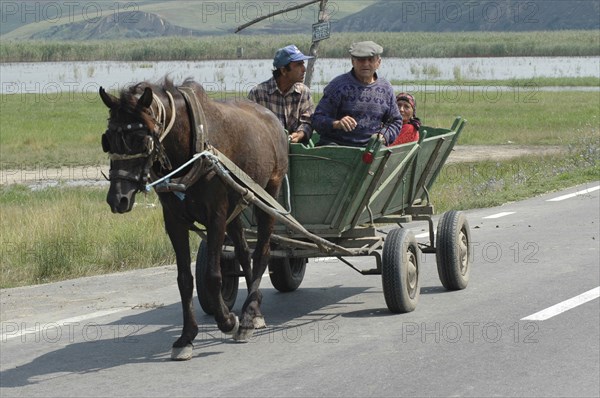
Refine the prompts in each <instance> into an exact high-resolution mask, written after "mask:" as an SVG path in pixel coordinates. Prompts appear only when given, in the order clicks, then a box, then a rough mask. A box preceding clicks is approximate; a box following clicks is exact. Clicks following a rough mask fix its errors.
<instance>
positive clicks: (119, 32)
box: [30, 11, 201, 40]
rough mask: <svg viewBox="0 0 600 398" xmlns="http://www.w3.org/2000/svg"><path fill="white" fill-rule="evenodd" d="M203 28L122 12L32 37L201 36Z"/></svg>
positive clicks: (85, 38)
mask: <svg viewBox="0 0 600 398" xmlns="http://www.w3.org/2000/svg"><path fill="white" fill-rule="evenodd" d="M200 35H201V32H199V31H195V30H193V29H188V28H182V27H181V26H176V25H172V24H171V23H169V21H167V20H165V19H164V18H161V17H159V16H158V15H156V14H151V13H148V12H143V11H126V12H122V13H119V18H114V17H113V16H106V17H104V18H100V19H99V20H97V21H94V22H93V23H91V22H89V21H81V22H73V23H69V24H64V25H58V26H54V27H52V28H49V29H46V30H43V31H40V32H37V33H34V34H32V35H31V37H30V38H31V39H45V40H46V39H47V40H54V39H59V40H65V39H67V40H69V39H73V38H76V39H79V40H91V39H93V40H103V39H123V38H126V39H130V38H148V37H163V36H200Z"/></svg>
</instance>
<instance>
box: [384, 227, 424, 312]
mask: <svg viewBox="0 0 600 398" xmlns="http://www.w3.org/2000/svg"><path fill="white" fill-rule="evenodd" d="M420 265H421V249H420V248H419V245H418V243H417V239H416V238H415V235H414V234H413V233H412V232H411V231H409V230H408V229H404V228H396V229H393V230H391V231H390V233H389V234H388V235H387V236H386V238H385V242H384V244H383V253H382V269H381V282H382V285H383V296H384V298H385V303H386V304H387V307H388V309H389V310H390V311H391V312H393V313H397V314H402V313H406V312H411V311H413V310H414V309H415V308H416V306H417V303H418V301H419V296H420V294H421V281H420V276H419V274H420V268H421V267H420Z"/></svg>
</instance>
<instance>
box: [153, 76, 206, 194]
mask: <svg viewBox="0 0 600 398" xmlns="http://www.w3.org/2000/svg"><path fill="white" fill-rule="evenodd" d="M177 89H178V90H179V92H180V93H181V95H182V96H183V99H184V100H185V102H186V105H187V107H188V109H189V110H190V125H191V126H192V137H193V139H194V142H195V149H196V155H197V154H199V153H202V152H203V151H205V150H209V151H212V147H211V146H210V145H208V143H207V139H206V133H205V126H206V115H205V114H204V110H203V109H202V106H201V105H200V101H198V97H197V96H196V93H195V92H194V89H193V88H192V87H188V86H182V87H178V88H177ZM173 108H174V106H173ZM173 120H174V118H172V119H171V122H173ZM171 124H172V123H171ZM196 155H194V156H196ZM211 167H212V165H211V164H210V163H209V162H206V161H204V160H203V159H199V158H198V159H197V160H196V161H194V162H193V164H192V168H191V169H190V170H189V171H188V172H187V173H186V174H185V175H184V176H182V177H179V178H172V179H170V180H169V182H166V183H163V184H159V185H155V186H154V189H155V190H156V191H157V192H185V191H186V190H187V188H188V187H189V186H191V185H193V184H194V183H196V181H198V180H199V179H200V178H201V177H203V176H204V177H206V178H209V179H210V178H212V176H214V172H213V171H211ZM153 177H155V176H153ZM153 179H155V178H153Z"/></svg>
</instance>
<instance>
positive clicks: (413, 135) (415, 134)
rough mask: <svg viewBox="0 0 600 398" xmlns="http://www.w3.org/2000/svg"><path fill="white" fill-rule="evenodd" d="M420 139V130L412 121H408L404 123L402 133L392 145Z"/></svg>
mask: <svg viewBox="0 0 600 398" xmlns="http://www.w3.org/2000/svg"><path fill="white" fill-rule="evenodd" d="M418 140H419V130H417V128H416V127H415V126H413V125H412V124H411V123H406V124H403V125H402V130H400V134H398V137H396V139H395V140H394V142H392V145H390V146H394V145H400V144H406V143H407V142H413V141H418Z"/></svg>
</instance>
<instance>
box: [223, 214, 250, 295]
mask: <svg viewBox="0 0 600 398" xmlns="http://www.w3.org/2000/svg"><path fill="white" fill-rule="evenodd" d="M227 235H229V238H231V241H232V242H233V246H234V248H235V258H236V259H237V260H238V262H239V263H240V265H241V266H242V271H243V272H244V278H245V279H246V286H247V288H248V291H250V285H251V283H252V267H251V263H250V248H249V247H248V242H247V241H246V237H245V236H244V229H243V226H242V221H241V220H240V218H239V217H236V218H234V219H233V220H232V221H231V222H230V223H229V225H227Z"/></svg>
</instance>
